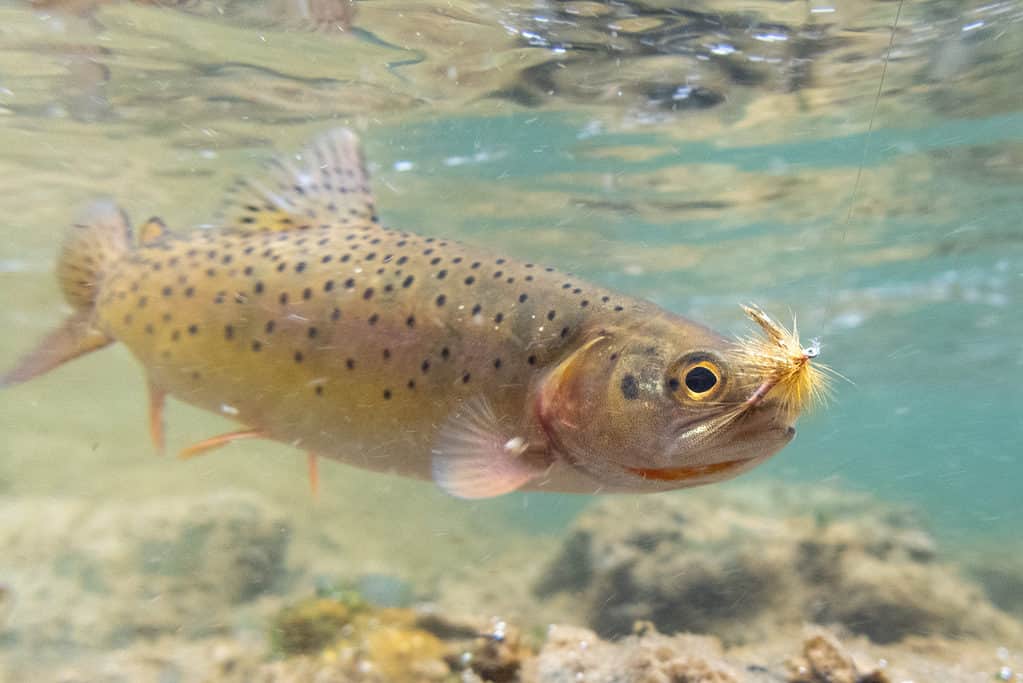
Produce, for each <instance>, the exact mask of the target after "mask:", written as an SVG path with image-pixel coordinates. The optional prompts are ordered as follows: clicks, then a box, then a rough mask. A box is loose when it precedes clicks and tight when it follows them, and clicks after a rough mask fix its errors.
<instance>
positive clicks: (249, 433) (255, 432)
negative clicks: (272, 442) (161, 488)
mask: <svg viewBox="0 0 1023 683" xmlns="http://www.w3.org/2000/svg"><path fill="white" fill-rule="evenodd" d="M265 438H267V435H266V433H265V432H263V431H262V430H260V429H243V430H241V431H237V432H228V433H227V434H218V435H217V436H211V437H210V438H208V439H203V440H202V441H200V442H199V443H196V444H192V445H191V446H189V447H188V448H185V449H183V450H182V451H181V452H180V453H178V457H179V458H182V459H184V460H187V459H188V458H194V457H195V456H197V455H203V454H205V453H209V452H210V451H215V450H216V449H218V448H221V447H223V446H226V445H227V444H229V443H232V442H234V441H241V440H243V439H265Z"/></svg>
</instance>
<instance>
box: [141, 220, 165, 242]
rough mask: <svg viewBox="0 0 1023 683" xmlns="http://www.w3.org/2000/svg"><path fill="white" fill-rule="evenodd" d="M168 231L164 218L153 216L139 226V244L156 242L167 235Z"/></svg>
mask: <svg viewBox="0 0 1023 683" xmlns="http://www.w3.org/2000/svg"><path fill="white" fill-rule="evenodd" d="M168 232H169V231H168V230H167V224H166V223H164V222H163V219H161V218H158V217H157V216H153V217H152V218H150V219H149V220H148V221H146V222H145V223H143V224H142V226H141V227H140V228H139V244H141V245H148V244H155V243H156V242H159V241H160V240H162V239H163V238H164V237H166V236H167V234H168Z"/></svg>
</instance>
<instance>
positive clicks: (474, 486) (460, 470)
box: [433, 397, 547, 499]
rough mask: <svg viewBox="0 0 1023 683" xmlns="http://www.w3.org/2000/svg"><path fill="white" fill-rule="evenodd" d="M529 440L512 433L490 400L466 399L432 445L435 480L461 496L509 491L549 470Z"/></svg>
mask: <svg viewBox="0 0 1023 683" xmlns="http://www.w3.org/2000/svg"><path fill="white" fill-rule="evenodd" d="M530 455H531V453H530V449H529V444H528V443H527V442H526V441H525V440H524V439H523V438H522V437H518V436H515V435H514V434H511V433H509V431H508V430H507V429H505V428H504V427H503V425H501V423H500V420H499V419H498V418H497V416H496V415H494V411H493V409H491V407H490V404H489V403H488V402H487V401H486V399H484V398H482V397H478V398H474V399H471V400H469V401H466V402H464V403H463V404H462V405H461V406H460V407H459V408H458V409H457V410H455V412H454V413H452V414H451V416H450V417H448V419H447V421H446V422H445V423H444V424H443V425H442V426H441V428H440V431H439V432H438V434H437V440H436V442H435V444H434V448H433V480H434V482H435V483H436V484H437V485H438V486H439V487H440V488H442V489H443V490H444V491H446V492H447V493H450V494H451V495H453V496H455V497H457V498H467V499H477V498H492V497H494V496H500V495H503V494H505V493H510V492H512V491H514V490H516V489H518V488H520V487H521V486H523V485H525V484H526V483H528V482H529V481H531V480H532V479H535V478H536V477H538V476H540V475H542V474H543V473H544V472H546V471H547V466H546V464H544V463H541V462H537V461H536V460H535V459H533V458H530Z"/></svg>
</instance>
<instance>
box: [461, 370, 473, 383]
mask: <svg viewBox="0 0 1023 683" xmlns="http://www.w3.org/2000/svg"><path fill="white" fill-rule="evenodd" d="M470 379H472V375H470V374H469V373H468V372H467V373H465V374H464V375H462V384H468V383H469V380H470Z"/></svg>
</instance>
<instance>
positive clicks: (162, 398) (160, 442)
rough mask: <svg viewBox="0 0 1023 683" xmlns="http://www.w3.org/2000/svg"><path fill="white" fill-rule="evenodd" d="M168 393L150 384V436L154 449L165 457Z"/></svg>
mask: <svg viewBox="0 0 1023 683" xmlns="http://www.w3.org/2000/svg"><path fill="white" fill-rule="evenodd" d="M166 398H167V392H166V391H164V390H163V389H161V388H160V387H158V386H156V385H155V384H153V382H152V380H150V382H149V436H150V437H151V438H152V440H153V448H155V449H156V454H157V455H163V452H164V436H163V407H164V404H165V403H166Z"/></svg>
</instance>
